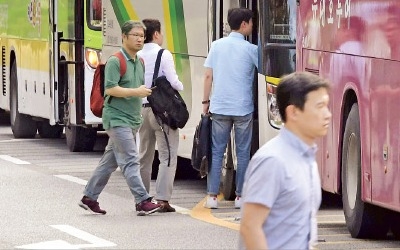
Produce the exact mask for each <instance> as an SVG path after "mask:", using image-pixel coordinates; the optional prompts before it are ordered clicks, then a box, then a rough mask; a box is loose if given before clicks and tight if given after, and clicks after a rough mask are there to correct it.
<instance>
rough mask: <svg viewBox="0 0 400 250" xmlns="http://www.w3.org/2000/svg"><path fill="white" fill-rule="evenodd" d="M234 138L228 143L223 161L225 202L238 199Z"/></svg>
mask: <svg viewBox="0 0 400 250" xmlns="http://www.w3.org/2000/svg"><path fill="white" fill-rule="evenodd" d="M232 144H233V143H232V137H231V139H230V140H229V142H228V147H227V149H226V155H225V157H224V160H223V163H222V164H223V165H222V178H221V179H222V180H221V182H222V194H223V195H224V198H225V200H231V201H233V200H234V199H235V197H236V194H235V190H236V185H235V179H236V170H235V164H234V156H233V153H234V150H233V149H234V146H233V145H232Z"/></svg>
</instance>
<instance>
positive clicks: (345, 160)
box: [342, 103, 389, 238]
mask: <svg viewBox="0 0 400 250" xmlns="http://www.w3.org/2000/svg"><path fill="white" fill-rule="evenodd" d="M342 193H343V194H342V200H343V210H344V216H345V219H346V225H347V228H348V229H349V232H350V234H351V236H352V237H354V238H382V237H384V236H386V234H387V231H388V227H389V225H388V220H387V219H386V218H385V212H384V211H383V209H380V208H378V207H375V206H372V205H371V204H367V203H364V202H363V201H362V200H361V137H360V116H359V109H358V104H357V103H355V104H353V106H352V107H351V110H350V113H349V116H348V118H347V121H346V127H345V131H344V136H343V146H342Z"/></svg>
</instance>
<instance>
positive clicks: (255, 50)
mask: <svg viewBox="0 0 400 250" xmlns="http://www.w3.org/2000/svg"><path fill="white" fill-rule="evenodd" d="M250 55H251V59H252V60H253V63H254V65H255V66H256V67H257V68H258V47H257V46H256V45H254V44H252V45H251V47H250Z"/></svg>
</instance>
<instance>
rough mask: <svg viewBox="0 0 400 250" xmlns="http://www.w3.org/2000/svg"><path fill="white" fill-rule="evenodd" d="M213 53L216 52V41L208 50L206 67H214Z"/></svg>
mask: <svg viewBox="0 0 400 250" xmlns="http://www.w3.org/2000/svg"><path fill="white" fill-rule="evenodd" d="M213 54H214V43H211V48H210V51H209V52H208V55H207V58H206V60H205V61H204V67H206V68H213V65H212V62H213Z"/></svg>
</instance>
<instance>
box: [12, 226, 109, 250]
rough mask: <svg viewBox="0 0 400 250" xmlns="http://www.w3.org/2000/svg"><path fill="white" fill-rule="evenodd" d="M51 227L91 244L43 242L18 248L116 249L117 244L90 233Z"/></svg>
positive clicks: (72, 228)
mask: <svg viewBox="0 0 400 250" xmlns="http://www.w3.org/2000/svg"><path fill="white" fill-rule="evenodd" d="M50 226H51V227H53V228H55V229H58V230H60V231H62V232H64V233H67V234H69V235H72V236H74V237H76V238H78V239H81V240H83V241H86V242H89V244H77V245H73V244H70V243H68V242H66V241H64V240H53V241H43V242H38V243H33V244H28V245H23V246H17V247H16V248H20V249H81V248H93V247H114V246H116V245H117V244H115V243H113V242H111V241H108V240H104V239H101V238H99V237H97V236H94V235H92V234H90V233H87V232H85V231H82V230H80V229H77V228H75V227H72V226H69V225H50Z"/></svg>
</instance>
